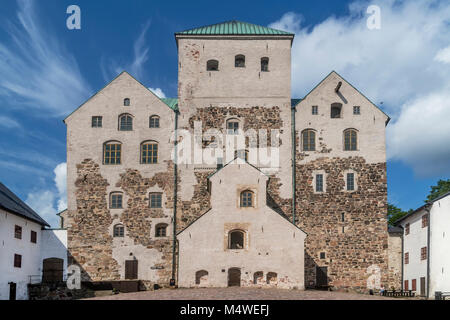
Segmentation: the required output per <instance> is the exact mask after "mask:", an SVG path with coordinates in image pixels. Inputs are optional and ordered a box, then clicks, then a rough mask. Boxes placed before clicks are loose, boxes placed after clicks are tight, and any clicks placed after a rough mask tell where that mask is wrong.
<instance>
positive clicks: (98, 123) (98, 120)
mask: <svg viewBox="0 0 450 320" xmlns="http://www.w3.org/2000/svg"><path fill="white" fill-rule="evenodd" d="M102 119H103V117H100V116H94V117H92V128H101V127H102Z"/></svg>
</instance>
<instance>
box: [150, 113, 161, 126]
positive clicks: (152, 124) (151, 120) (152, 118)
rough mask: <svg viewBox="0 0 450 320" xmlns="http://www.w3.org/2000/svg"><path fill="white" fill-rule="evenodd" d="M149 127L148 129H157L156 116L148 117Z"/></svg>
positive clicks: (157, 119)
mask: <svg viewBox="0 0 450 320" xmlns="http://www.w3.org/2000/svg"><path fill="white" fill-rule="evenodd" d="M149 127H150V128H159V117H157V116H153V117H150V123H149Z"/></svg>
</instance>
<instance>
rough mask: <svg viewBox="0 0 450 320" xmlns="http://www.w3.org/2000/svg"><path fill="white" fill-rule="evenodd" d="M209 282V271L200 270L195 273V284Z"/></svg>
mask: <svg viewBox="0 0 450 320" xmlns="http://www.w3.org/2000/svg"><path fill="white" fill-rule="evenodd" d="M206 280H208V271H206V270H200V271H197V272H196V273H195V284H201V282H202V281H206Z"/></svg>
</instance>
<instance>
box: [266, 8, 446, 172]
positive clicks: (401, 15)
mask: <svg viewBox="0 0 450 320" xmlns="http://www.w3.org/2000/svg"><path fill="white" fill-rule="evenodd" d="M371 4H377V5H379V6H380V8H381V29H379V30H369V29H368V28H367V24H366V21H367V18H368V16H369V15H367V14H366V10H367V7H368V6H369V5H371ZM349 9H350V10H349V13H348V14H347V15H344V16H340V17H335V16H331V17H329V18H327V19H325V20H324V21H322V22H320V23H318V24H316V25H314V26H313V27H308V26H304V22H305V19H304V18H303V17H302V16H300V15H298V14H296V13H292V12H290V13H286V14H285V15H284V16H282V17H281V19H280V20H278V21H276V22H274V23H273V24H271V27H274V28H278V29H283V30H289V31H291V32H294V33H295V34H296V39H295V41H294V44H293V48H292V69H293V70H292V77H293V78H292V92H293V94H294V95H297V96H299V97H301V96H303V95H304V94H305V93H307V92H308V91H309V90H311V89H312V88H313V87H314V86H315V85H316V84H317V83H318V82H319V81H320V80H322V79H323V78H324V77H325V76H326V75H327V74H328V73H329V72H330V71H332V70H336V71H337V72H339V73H340V74H341V75H342V76H344V77H345V78H346V79H347V80H349V81H350V82H351V83H352V84H354V85H355V86H356V87H357V88H358V89H361V91H362V92H364V93H365V94H366V95H367V96H368V97H369V98H370V99H371V100H372V101H374V102H375V103H377V104H379V103H380V102H381V101H383V102H384V104H383V108H385V111H386V112H387V113H388V114H389V115H390V116H391V117H392V118H393V120H392V121H391V123H390V124H389V126H388V130H387V145H388V156H389V157H390V158H391V159H397V160H401V161H403V162H406V163H408V164H409V165H411V166H412V168H413V169H414V171H415V173H416V174H418V175H420V176H434V175H442V174H450V156H449V154H450V148H449V147H448V141H450V130H449V129H448V128H449V126H448V123H450V113H449V112H448V110H450V106H449V104H448V103H449V102H448V101H449V97H448V92H450V64H449V62H450V47H449V39H450V4H449V2H448V1H437V0H433V1H424V0H418V1H385V2H384V1H383V2H382V1H370V2H368V1H355V2H353V3H351V4H350V6H349ZM422 138H423V139H422ZM425 138H426V140H424V139H425ZM418 141H420V142H421V143H418Z"/></svg>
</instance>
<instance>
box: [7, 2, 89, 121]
mask: <svg viewBox="0 0 450 320" xmlns="http://www.w3.org/2000/svg"><path fill="white" fill-rule="evenodd" d="M17 4H18V12H17V16H16V19H13V20H9V21H3V22H2V23H1V24H2V25H3V28H4V29H5V30H6V31H7V33H8V35H9V37H10V42H8V43H0V74H1V75H2V76H1V77H0V97H1V96H2V97H3V98H6V97H7V98H8V99H12V100H14V102H15V103H14V105H15V106H19V107H26V108H27V111H32V112H33V111H35V112H36V114H38V112H37V111H39V113H41V114H42V111H44V112H45V113H44V114H45V116H55V117H60V116H62V115H66V114H68V113H69V112H70V111H71V110H73V109H74V108H75V107H76V106H78V105H80V104H81V103H82V102H83V101H84V100H85V99H86V98H87V97H89V96H90V94H91V92H92V91H91V89H90V86H89V84H88V82H87V81H86V80H85V79H84V78H83V76H82V75H81V72H80V70H79V67H78V64H77V62H76V60H75V58H74V56H73V55H72V54H70V53H69V52H68V51H67V50H66V48H65V47H64V45H63V44H62V43H61V41H60V39H57V37H56V36H55V35H54V34H52V33H49V32H47V31H44V29H43V27H42V21H41V19H40V18H39V16H38V15H37V13H36V8H35V5H36V2H35V1H34V0H18V1H17Z"/></svg>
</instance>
